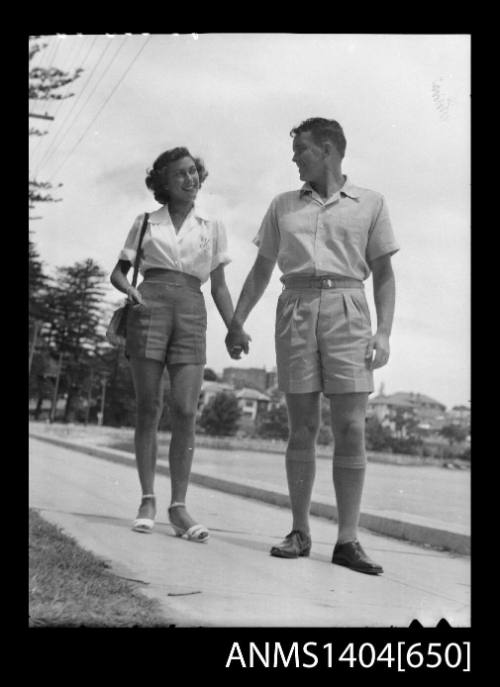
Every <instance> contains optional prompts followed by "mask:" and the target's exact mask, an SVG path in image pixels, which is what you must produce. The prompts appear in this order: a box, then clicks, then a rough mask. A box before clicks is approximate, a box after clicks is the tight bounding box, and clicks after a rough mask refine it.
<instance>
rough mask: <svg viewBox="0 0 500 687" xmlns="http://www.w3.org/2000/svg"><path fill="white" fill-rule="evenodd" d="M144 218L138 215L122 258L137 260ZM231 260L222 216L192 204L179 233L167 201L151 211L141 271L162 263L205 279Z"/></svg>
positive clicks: (159, 265)
mask: <svg viewBox="0 0 500 687" xmlns="http://www.w3.org/2000/svg"><path fill="white" fill-rule="evenodd" d="M143 219H144V215H143V214H142V215H139V216H138V217H137V218H136V220H135V222H134V224H133V225H132V228H131V229H130V231H129V233H128V236H127V240H126V241H125V245H124V247H123V248H122V250H121V251H120V255H119V257H118V259H119V260H128V261H129V262H131V263H132V264H134V261H135V256H136V252H137V244H138V242H139V234H140V230H141V226H142V222H143ZM229 262H231V258H229V256H228V254H227V237H226V230H225V227H224V225H223V224H222V222H221V221H220V220H217V219H210V218H209V217H208V215H207V214H205V212H204V211H203V210H201V209H198V208H197V207H196V206H195V207H193V209H192V210H191V212H190V213H189V214H188V215H187V217H186V219H185V220H184V223H183V224H182V226H181V228H180V229H179V232H178V233H176V232H175V227H174V225H173V222H172V219H171V217H170V213H169V211H168V206H167V205H164V206H163V207H161V208H160V209H159V210H156V211H155V212H152V213H151V214H150V215H149V220H148V227H147V229H146V233H145V234H144V238H143V240H142V250H141V259H140V262H139V271H140V273H141V274H142V275H144V272H145V271H146V270H148V269H151V268H152V267H155V268H158V267H159V268H162V269H168V270H176V271H177V272H185V273H186V274H191V275H193V276H195V277H198V279H200V280H201V282H202V283H203V282H205V281H207V279H208V278H209V276H210V272H212V270H214V269H215V268H216V267H218V265H220V264H223V265H226V264H227V263H229Z"/></svg>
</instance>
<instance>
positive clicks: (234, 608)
mask: <svg viewBox="0 0 500 687" xmlns="http://www.w3.org/2000/svg"><path fill="white" fill-rule="evenodd" d="M42 438H43V440H42ZM167 474H168V470H167V468H166V466H165V465H164V464H160V465H159V470H158V477H157V484H156V493H157V495H158V496H157V498H158V519H157V524H156V526H155V530H154V532H153V533H152V534H150V535H140V534H136V533H134V532H132V531H131V529H130V525H131V520H132V518H133V517H134V516H135V512H136V509H137V505H138V482H137V474H136V470H135V461H134V458H133V455H131V454H130V453H126V452H124V451H117V450H114V449H111V448H107V447H106V448H97V447H95V446H89V445H82V444H78V443H77V442H71V441H69V440H61V439H55V438H52V437H48V436H43V437H38V438H36V437H35V436H34V434H33V433H31V438H30V499H29V502H30V507H32V508H35V509H38V510H39V511H40V513H41V515H42V516H43V517H45V518H46V519H47V520H49V521H50V522H53V523H54V524H56V525H58V526H59V527H62V528H63V530H64V531H65V532H67V533H68V534H69V535H71V536H73V537H75V539H76V540H77V541H78V542H79V544H80V545H81V546H83V547H84V548H86V549H88V550H91V551H93V552H94V553H95V554H96V555H98V556H101V557H102V558H105V559H106V560H107V561H108V562H109V563H110V564H111V566H112V571H113V572H114V573H115V574H118V575H121V576H123V577H125V578H127V579H130V580H133V581H135V582H136V583H137V585H138V586H139V588H140V589H141V591H142V592H143V593H144V594H145V595H147V596H150V597H152V598H155V599H158V600H159V602H160V604H161V607H162V610H163V613H164V615H165V622H166V624H169V625H176V626H179V627H408V625H409V624H410V623H411V622H412V621H413V620H418V621H419V622H420V623H421V624H422V625H423V626H424V627H434V626H435V625H436V624H437V623H438V622H439V621H440V620H441V619H442V618H444V619H446V620H447V621H448V622H449V623H450V625H451V626H452V627H469V626H470V559H469V557H468V556H466V555H463V554H457V553H455V552H450V551H448V552H444V551H438V550H434V549H431V548H424V547H422V546H417V545H415V544H413V543H410V542H407V541H403V540H401V539H399V538H395V537H387V536H382V535H380V534H376V533H375V532H374V531H369V530H368V529H363V530H362V533H361V536H360V539H361V541H362V543H363V546H364V547H365V548H366V550H367V551H368V552H369V553H370V554H371V555H372V556H373V558H374V559H375V560H377V561H378V562H380V563H381V564H382V565H383V567H384V569H385V572H384V574H383V575H381V576H376V577H375V576H368V575H363V574H360V573H356V572H354V571H351V570H348V569H346V568H342V567H340V566H334V565H332V564H331V563H330V557H331V551H332V547H333V543H334V541H335V537H336V526H335V523H334V522H332V521H331V519H328V518H330V517H332V513H331V512H330V513H328V512H325V513H319V515H320V516H321V517H318V516H314V517H313V518H312V537H313V548H312V552H311V557H310V558H306V559H297V560H282V559H276V558H273V557H271V556H269V548H270V546H271V545H272V544H274V543H276V542H278V541H280V540H281V539H282V537H283V535H284V534H286V532H288V531H289V529H290V511H289V510H288V508H286V507H283V506H285V505H286V503H284V502H282V501H280V498H281V497H280V496H279V493H278V492H276V491H275V488H273V487H272V486H271V488H269V489H268V490H267V491H268V492H269V494H268V495H267V496H266V494H265V493H264V492H265V489H264V488H263V487H253V488H254V489H260V496H259V494H258V493H257V492H253V493H251V492H249V493H246V494H244V495H238V494H237V493H235V492H236V487H235V486H234V485H237V482H231V481H228V483H229V484H228V485H226V487H227V488H226V489H223V487H224V484H223V481H222V480H220V479H218V478H215V477H213V476H210V475H204V476H203V475H201V474H199V476H200V477H202V478H203V477H205V478H206V479H205V483H204V485H203V486H201V484H200V483H196V480H195V481H193V484H192V485H191V487H190V492H189V507H190V510H191V511H192V513H193V515H195V516H196V517H197V519H199V521H200V522H203V523H204V524H205V525H207V526H208V527H209V529H210V532H211V537H210V541H209V542H208V543H206V544H196V543H193V542H188V541H185V540H183V539H179V538H177V537H175V536H174V534H173V531H172V529H171V527H170V526H169V524H168V522H167V517H166V508H167V505H168V503H167V499H168V497H169V494H170V486H169V480H168V476H167ZM197 474H198V473H197ZM211 480H212V482H211ZM214 480H215V481H214ZM231 485H232V486H231ZM241 486H242V488H243V487H244V486H245V484H244V480H242V484H241ZM276 494H278V498H277V497H276ZM276 498H277V502H276ZM273 499H275V500H274V501H273ZM324 505H327V504H324ZM325 516H326V517H325Z"/></svg>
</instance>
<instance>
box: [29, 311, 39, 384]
mask: <svg viewBox="0 0 500 687" xmlns="http://www.w3.org/2000/svg"><path fill="white" fill-rule="evenodd" d="M41 325H42V323H41V322H40V320H35V324H34V326H35V329H34V332H33V339H32V341H31V348H30V361H29V368H28V375H30V374H31V363H32V362H33V355H34V353H35V348H36V340H37V338H38V332H39V331H40V327H41Z"/></svg>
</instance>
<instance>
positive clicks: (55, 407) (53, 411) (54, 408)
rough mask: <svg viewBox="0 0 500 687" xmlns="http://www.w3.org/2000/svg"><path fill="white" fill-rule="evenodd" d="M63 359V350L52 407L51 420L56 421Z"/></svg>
mask: <svg viewBox="0 0 500 687" xmlns="http://www.w3.org/2000/svg"><path fill="white" fill-rule="evenodd" d="M62 359H63V354H62V352H60V353H59V363H58V365H57V375H56V381H55V384H54V394H53V396H52V408H51V409H50V421H51V422H54V419H55V416H56V410H57V394H58V392H59V379H60V377H61V369H62Z"/></svg>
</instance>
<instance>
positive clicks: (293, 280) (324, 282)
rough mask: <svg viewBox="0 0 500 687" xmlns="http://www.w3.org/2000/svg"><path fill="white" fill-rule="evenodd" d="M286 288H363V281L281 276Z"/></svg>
mask: <svg viewBox="0 0 500 687" xmlns="http://www.w3.org/2000/svg"><path fill="white" fill-rule="evenodd" d="M281 281H282V282H283V285H284V288H285V289H362V288H364V286H363V282H362V281H361V280H360V279H353V278H351V277H309V276H305V275H304V276H300V275H290V276H289V277H281Z"/></svg>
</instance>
